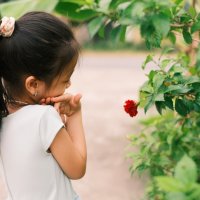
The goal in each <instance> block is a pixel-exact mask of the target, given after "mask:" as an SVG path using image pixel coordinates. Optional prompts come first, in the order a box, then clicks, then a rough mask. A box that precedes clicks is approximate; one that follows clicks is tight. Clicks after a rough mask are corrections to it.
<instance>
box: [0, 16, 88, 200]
mask: <svg viewBox="0 0 200 200" xmlns="http://www.w3.org/2000/svg"><path fill="white" fill-rule="evenodd" d="M0 24H1V26H0V35H1V36H0V76H1V82H0V120H1V132H0V153H1V159H2V165H3V168H4V174H5V179H6V183H7V186H8V190H9V193H10V196H11V198H12V199H13V200H77V199H79V197H78V195H77V194H76V193H75V192H74V190H73V188H72V185H71V182H70V179H79V178H81V177H83V176H84V174H85V170H86V157H87V156H86V143H85V137H84V130H83V125H82V119H81V103H80V99H81V95H80V94H77V95H70V94H64V91H65V89H66V88H68V87H69V86H70V77H71V75H72V73H73V71H74V68H75V65H76V63H77V59H78V52H79V46H78V43H77V41H76V40H75V38H74V36H73V34H72V32H71V30H70V29H69V28H68V26H67V25H66V24H64V23H63V22H61V21H60V20H59V19H57V18H56V17H54V16H52V15H50V14H48V13H44V12H29V13H27V14H25V15H23V16H22V17H21V18H20V19H18V20H17V21H15V19H14V18H12V17H10V18H9V17H4V18H3V19H2V20H1V22H0ZM49 104H50V105H49Z"/></svg>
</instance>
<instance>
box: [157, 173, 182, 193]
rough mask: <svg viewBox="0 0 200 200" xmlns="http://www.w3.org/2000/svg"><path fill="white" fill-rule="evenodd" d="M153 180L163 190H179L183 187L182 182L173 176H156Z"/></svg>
mask: <svg viewBox="0 0 200 200" xmlns="http://www.w3.org/2000/svg"><path fill="white" fill-rule="evenodd" d="M155 180H156V182H157V185H158V187H159V188H160V189H161V190H163V191H165V192H180V191H184V189H185V187H184V185H183V183H181V182H180V181H179V180H177V179H175V178H173V177H167V176H158V177H156V178H155Z"/></svg>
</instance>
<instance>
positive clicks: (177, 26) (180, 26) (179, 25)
mask: <svg viewBox="0 0 200 200" xmlns="http://www.w3.org/2000/svg"><path fill="white" fill-rule="evenodd" d="M192 25H193V23H189V24H170V26H171V27H174V28H182V27H184V26H187V27H191V26H192Z"/></svg>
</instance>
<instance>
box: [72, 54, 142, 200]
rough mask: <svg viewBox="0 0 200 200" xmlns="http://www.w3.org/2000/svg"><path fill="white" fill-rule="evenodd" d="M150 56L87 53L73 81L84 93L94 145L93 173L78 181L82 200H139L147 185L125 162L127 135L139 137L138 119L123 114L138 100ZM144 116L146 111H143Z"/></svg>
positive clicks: (90, 168) (88, 129)
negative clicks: (128, 101)
mask: <svg viewBox="0 0 200 200" xmlns="http://www.w3.org/2000/svg"><path fill="white" fill-rule="evenodd" d="M144 58H145V55H139V54H136V55H135V54H134V53H131V54H130V53H129V54H124V53H123V54H120V53H114V54H109V53H108V54H91V53H86V54H83V56H82V59H81V61H80V67H79V68H78V69H77V70H76V72H75V74H74V75H73V78H72V83H73V84H72V85H73V86H72V89H71V91H72V92H81V93H82V94H83V99H82V103H83V111H84V113H83V115H84V124H85V130H86V139H87V146H88V166H87V173H86V175H85V177H84V178H82V179H81V180H77V181H73V185H74V187H75V189H76V191H77V192H78V193H79V194H80V196H81V198H82V200H139V199H140V197H141V196H142V194H143V192H144V191H143V188H144V182H145V180H141V179H139V178H138V176H136V175H135V176H133V177H132V178H131V176H130V173H129V171H128V168H129V166H130V162H129V161H128V160H126V159H125V155H126V153H127V145H128V144H129V142H128V140H127V139H126V136H127V134H129V133H136V132H137V122H138V121H137V119H136V118H130V117H129V116H128V115H127V114H126V113H125V112H124V110H123V103H124V101H125V100H126V99H129V98H130V99H138V89H139V87H140V86H141V85H142V84H143V83H144V80H145V75H144V72H143V71H142V70H141V67H140V66H141V63H142V62H143V60H144ZM140 116H143V112H142V111H140Z"/></svg>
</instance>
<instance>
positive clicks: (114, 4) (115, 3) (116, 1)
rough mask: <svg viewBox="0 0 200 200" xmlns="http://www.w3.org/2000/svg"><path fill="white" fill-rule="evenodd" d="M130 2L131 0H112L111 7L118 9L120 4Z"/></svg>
mask: <svg viewBox="0 0 200 200" xmlns="http://www.w3.org/2000/svg"><path fill="white" fill-rule="evenodd" d="M126 2H130V0H112V1H111V2H110V4H109V9H116V8H117V7H118V6H119V5H120V4H122V3H126Z"/></svg>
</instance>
